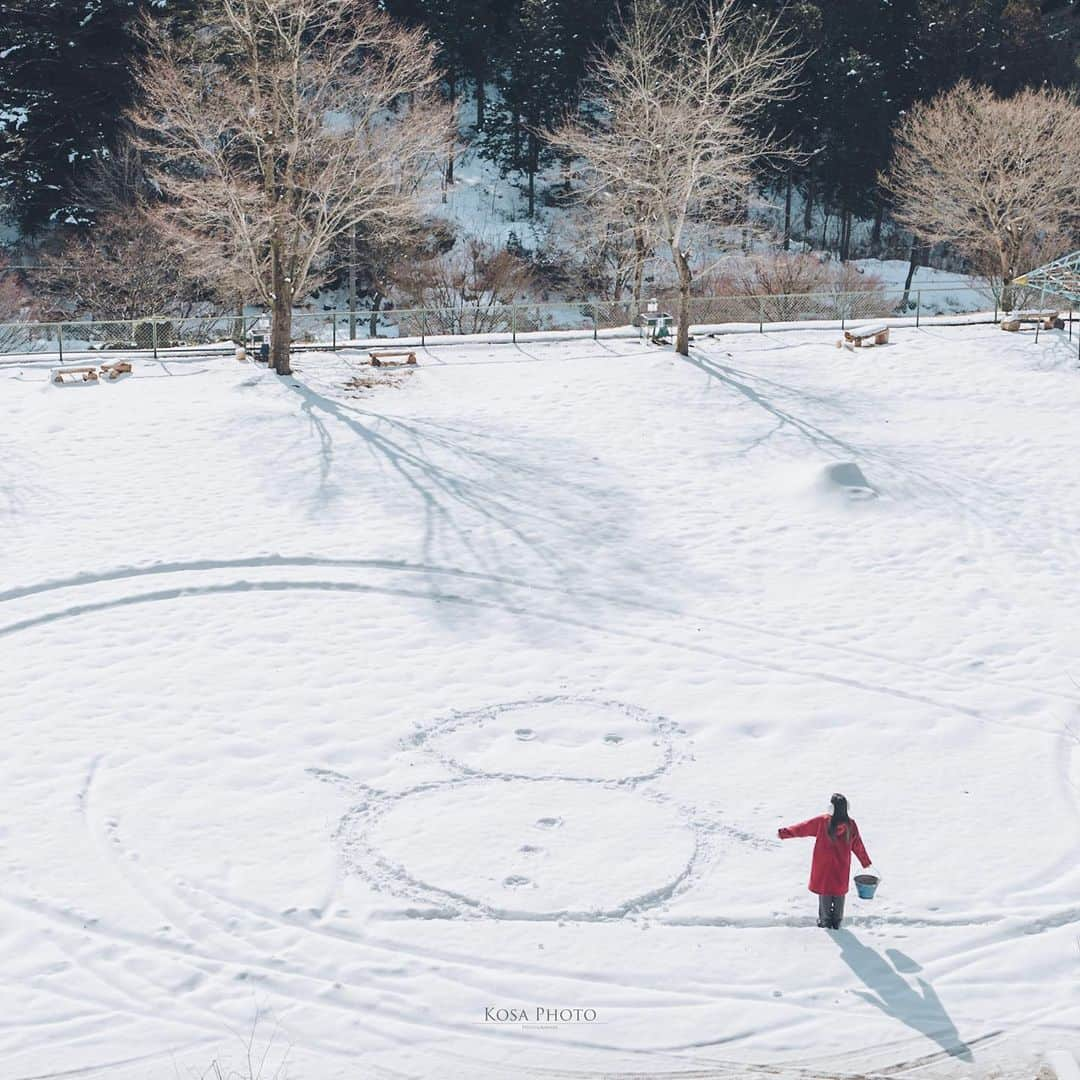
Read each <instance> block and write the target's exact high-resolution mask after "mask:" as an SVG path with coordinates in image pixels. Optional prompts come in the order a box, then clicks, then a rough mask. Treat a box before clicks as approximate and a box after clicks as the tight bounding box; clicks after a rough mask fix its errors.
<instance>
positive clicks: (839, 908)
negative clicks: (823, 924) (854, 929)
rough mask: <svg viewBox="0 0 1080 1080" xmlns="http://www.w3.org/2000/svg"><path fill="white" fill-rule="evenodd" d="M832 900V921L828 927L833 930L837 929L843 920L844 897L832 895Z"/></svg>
mask: <svg viewBox="0 0 1080 1080" xmlns="http://www.w3.org/2000/svg"><path fill="white" fill-rule="evenodd" d="M830 899H831V900H832V922H831V923H830V928H831V929H833V930H839V929H840V924H841V923H842V922H843V921H844V897H843V896H833V897H831V898H830Z"/></svg>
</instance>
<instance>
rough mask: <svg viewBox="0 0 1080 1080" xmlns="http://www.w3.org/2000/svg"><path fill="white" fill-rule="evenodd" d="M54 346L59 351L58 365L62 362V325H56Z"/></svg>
mask: <svg viewBox="0 0 1080 1080" xmlns="http://www.w3.org/2000/svg"><path fill="white" fill-rule="evenodd" d="M56 344H57V345H58V346H59V349H60V363H61V364H62V363H63V362H64V324H63V323H57V324H56Z"/></svg>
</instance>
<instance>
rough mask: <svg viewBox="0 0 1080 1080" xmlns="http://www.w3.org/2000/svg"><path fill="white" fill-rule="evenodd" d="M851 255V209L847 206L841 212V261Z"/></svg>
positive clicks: (844, 260)
mask: <svg viewBox="0 0 1080 1080" xmlns="http://www.w3.org/2000/svg"><path fill="white" fill-rule="evenodd" d="M850 256H851V211H850V210H848V209H847V208H846V207H845V208H844V209H843V210H842V211H841V212H840V261H841V262H847V261H848V258H849V257H850Z"/></svg>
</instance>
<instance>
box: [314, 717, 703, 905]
mask: <svg viewBox="0 0 1080 1080" xmlns="http://www.w3.org/2000/svg"><path fill="white" fill-rule="evenodd" d="M679 734H680V732H679V731H678V729H677V728H676V727H675V725H674V724H672V723H671V722H670V721H668V720H666V719H664V718H663V717H659V716H654V715H652V714H649V713H647V712H645V711H644V710H641V709H638V708H637V707H635V706H632V705H626V704H623V703H621V702H613V701H600V700H595V699H590V698H578V697H564V696H558V697H542V698H535V699H532V700H529V701H516V702H510V703H507V704H501V705H494V706H489V707H487V708H483V709H478V710H474V711H471V712H455V713H452V714H451V715H449V716H447V717H443V718H441V719H440V720H437V721H435V722H434V723H432V724H430V725H427V726H421V727H420V728H418V730H417V732H416V734H415V735H414V736H413V738H412V739H411V740H410V741H409V743H408V748H409V749H414V750H418V751H420V752H423V753H425V754H430V755H433V756H434V758H435V759H436V760H437V761H438V762H439V763H441V766H442V769H443V771H444V772H445V773H446V774H447V775H446V777H445V778H443V779H434V780H431V781H428V782H425V783H420V784H417V785H416V786H414V787H411V788H408V789H407V790H403V791H400V792H389V791H377V790H374V789H372V788H368V787H361V788H360V792H361V795H362V801H361V802H360V803H359V804H358V805H356V806H355V807H353V808H352V809H351V810H350V811H349V812H348V813H347V814H346V815H345V816H344V818H343V819H342V820H341V823H340V825H339V826H338V829H337V834H336V835H337V840H338V842H339V844H340V846H341V850H342V852H343V856H344V861H345V865H346V869H347V870H348V871H350V872H353V873H357V874H359V875H361V876H363V877H365V878H366V879H367V880H368V881H370V882H371V883H372V884H373V885H375V886H376V888H378V889H380V890H383V891H386V892H390V893H392V894H394V895H396V896H399V897H403V898H407V899H409V900H410V901H412V902H413V903H414V904H421V905H424V910H421V911H416V910H414V911H413V912H412V913H413V914H414V915H417V916H428V917H430V916H431V915H453V916H469V915H472V916H481V917H486V918H496V919H530V920H536V919H556V920H560V919H589V920H595V919H612V918H620V917H622V916H624V915H631V914H634V913H637V912H641V911H644V910H647V909H649V908H652V907H656V906H657V905H659V904H662V903H664V902H665V901H666V900H668V899H670V898H671V897H672V896H674V895H675V894H677V893H678V892H681V891H682V890H683V889H684V888H686V886H687V884H688V883H689V881H690V879H691V877H692V876H693V874H694V871H695V867H696V866H697V865H698V864H699V863H700V861H701V860H702V858H703V856H704V854H705V849H706V847H707V846H708V845H707V842H706V835H707V832H708V829H707V828H706V829H704V830H703V829H702V828H700V827H699V823H698V822H696V821H695V820H694V818H693V816H692V815H691V814H689V813H688V812H687V811H686V810H685V809H684V808H682V807H680V806H679V805H677V804H676V803H674V802H673V801H671V800H670V799H669V798H668V797H667V796H665V795H664V794H663V793H661V792H658V791H656V790H654V789H653V788H651V787H650V786H649V782H650V781H653V780H655V779H657V778H658V777H660V776H661V775H662V774H664V773H665V772H667V771H668V770H669V769H670V768H671V767H672V765H673V764H674V763H675V761H676V758H677V750H676V737H677V736H678V735H679ZM313 771H315V772H316V774H317V775H321V776H322V777H323V778H324V779H336V780H342V779H344V778H342V777H332V776H330V775H329V774H326V773H322V772H320V771H318V770H313ZM351 787H352V789H353V790H354V791H355V790H356V789H357V785H355V784H353V785H351Z"/></svg>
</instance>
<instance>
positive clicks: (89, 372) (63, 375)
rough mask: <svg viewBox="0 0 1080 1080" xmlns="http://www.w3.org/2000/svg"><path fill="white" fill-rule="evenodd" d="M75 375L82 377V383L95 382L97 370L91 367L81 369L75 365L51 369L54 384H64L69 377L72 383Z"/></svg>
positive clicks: (81, 367)
mask: <svg viewBox="0 0 1080 1080" xmlns="http://www.w3.org/2000/svg"><path fill="white" fill-rule="evenodd" d="M77 375H81V376H82V381H83V382H97V377H98V373H97V368H96V367H94V366H93V365H91V366H90V367H83V366H80V365H77V364H65V365H64V366H63V367H58V368H53V369H52V381H53V382H54V383H64V382H66V381H67V380H68V378H69V377H70V378H71V380H72V381H73V382H74V381H75V376H77Z"/></svg>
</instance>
